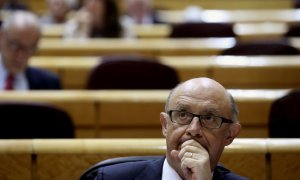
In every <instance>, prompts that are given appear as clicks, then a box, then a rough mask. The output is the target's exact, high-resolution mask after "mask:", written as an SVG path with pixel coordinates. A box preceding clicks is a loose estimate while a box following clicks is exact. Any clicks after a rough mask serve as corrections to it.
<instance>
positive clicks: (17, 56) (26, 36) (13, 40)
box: [0, 11, 41, 74]
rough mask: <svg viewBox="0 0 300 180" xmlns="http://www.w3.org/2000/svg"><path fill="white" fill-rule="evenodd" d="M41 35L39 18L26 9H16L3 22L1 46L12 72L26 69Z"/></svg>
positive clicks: (9, 70)
mask: <svg viewBox="0 0 300 180" xmlns="http://www.w3.org/2000/svg"><path fill="white" fill-rule="evenodd" d="M40 37H41V30H40V24H39V19H38V17H37V16H35V15H34V14H32V13H30V12H26V11H16V12H14V13H12V14H11V15H10V16H9V17H7V18H6V19H5V20H4V21H3V24H2V29H1V38H0V48H1V56H2V62H3V64H4V66H5V68H6V70H7V71H8V72H9V73H11V74H17V73H19V72H22V71H24V70H25V69H26V67H27V65H28V61H29V58H30V57H31V56H32V55H33V54H34V53H35V51H36V49H37V47H38V42H39V39H40Z"/></svg>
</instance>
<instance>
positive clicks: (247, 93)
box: [0, 90, 288, 138]
mask: <svg viewBox="0 0 300 180" xmlns="http://www.w3.org/2000/svg"><path fill="white" fill-rule="evenodd" d="M230 92H231V93H232V95H233V97H234V98H235V100H236V102H237V105H238V107H239V111H240V115H239V120H240V122H241V124H242V126H243V129H244V130H245V134H243V133H242V134H241V136H240V137H267V136H263V135H267V132H268V127H267V124H268V114H269V111H270V106H271V103H272V102H273V101H274V100H275V99H277V98H279V97H282V96H283V95H285V94H287V93H288V90H230ZM168 93H169V91H167V90H165V91H163V90H141V91H130V90H127V91H126V90H124V91H121V90H119V91H105V90H99V91H30V92H26V93H24V92H1V93H0V99H1V100H2V101H27V102H28V101H33V102H47V103H51V104H54V105H58V106H59V107H61V108H62V109H64V110H66V111H67V112H68V113H70V115H71V116H72V117H73V120H74V124H75V127H76V133H78V134H76V137H87V136H89V135H92V136H91V137H95V135H96V137H102V138H103V137H106V138H110V137H119V138H123V137H132V138H133V137H144V138H146V137H161V126H160V123H159V114H160V112H163V111H164V104H165V101H166V99H167V96H168ZM102 130H103V131H102ZM142 132H145V133H144V134H143V133H142Z"/></svg>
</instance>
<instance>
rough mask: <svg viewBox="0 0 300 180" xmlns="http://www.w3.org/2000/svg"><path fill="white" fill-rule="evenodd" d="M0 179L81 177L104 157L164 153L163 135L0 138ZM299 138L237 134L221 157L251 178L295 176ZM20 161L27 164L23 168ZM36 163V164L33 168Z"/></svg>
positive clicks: (299, 166) (230, 166)
mask: <svg viewBox="0 0 300 180" xmlns="http://www.w3.org/2000/svg"><path fill="white" fill-rule="evenodd" d="M0 145H1V146H0V160H1V165H0V174H1V175H0V177H1V179H32V180H36V179H42V180H47V179H51V180H52V179H55V180H64V179H79V177H80V175H81V174H82V173H83V172H84V171H85V170H86V169H88V168H89V167H91V166H92V165H93V164H95V163H97V162H99V161H102V160H104V159H108V158H114V157H122V156H137V155H164V154H165V150H166V145H165V139H163V138H158V139H44V140H38V139H33V140H1V141H0ZM299 155H300V140H299V139H247V138H241V139H235V140H234V141H233V143H232V144H231V145H229V146H227V147H226V148H225V151H224V153H223V155H222V157H221V160H220V162H221V163H222V164H223V165H225V166H226V167H228V168H229V169H230V170H232V171H233V172H235V173H237V174H240V175H243V176H246V177H248V178H250V179H257V180H269V179H274V180H277V179H291V180H293V179H295V180H296V179H298V177H299V175H300V174H299V172H300V164H299V160H300V156H299ZM22 166H24V167H26V168H23V167H22ZM32 167H34V168H32Z"/></svg>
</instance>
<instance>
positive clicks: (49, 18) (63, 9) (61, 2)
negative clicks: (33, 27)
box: [41, 0, 76, 24]
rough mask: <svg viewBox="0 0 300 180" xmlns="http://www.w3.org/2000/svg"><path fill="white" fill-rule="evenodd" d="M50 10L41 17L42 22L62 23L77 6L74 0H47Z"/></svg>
mask: <svg viewBox="0 0 300 180" xmlns="http://www.w3.org/2000/svg"><path fill="white" fill-rule="evenodd" d="M46 2H47V5H48V12H47V13H46V14H45V15H43V16H42V17H41V23H42V24H62V23H65V22H66V21H67V20H68V15H69V13H70V11H71V10H72V8H73V7H74V6H75V4H76V1H74V0H46Z"/></svg>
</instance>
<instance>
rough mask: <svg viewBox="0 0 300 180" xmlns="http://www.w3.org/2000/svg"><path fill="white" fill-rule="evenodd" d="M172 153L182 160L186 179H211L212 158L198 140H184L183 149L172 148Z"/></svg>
mask: <svg viewBox="0 0 300 180" xmlns="http://www.w3.org/2000/svg"><path fill="white" fill-rule="evenodd" d="M171 155H172V156H173V157H176V156H177V157H178V158H179V159H180V160H181V169H182V172H183V175H184V179H186V180H211V179H212V173H211V169H210V160H209V154H208V152H207V150H206V149H205V148H204V147H203V146H202V145H201V144H200V143H198V142H197V141H195V140H193V139H191V140H188V141H186V142H184V143H183V144H182V146H181V150H180V151H179V152H178V151H177V150H172V152H171Z"/></svg>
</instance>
